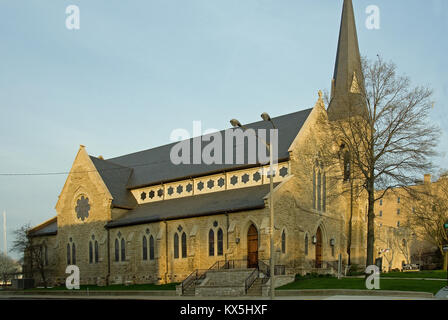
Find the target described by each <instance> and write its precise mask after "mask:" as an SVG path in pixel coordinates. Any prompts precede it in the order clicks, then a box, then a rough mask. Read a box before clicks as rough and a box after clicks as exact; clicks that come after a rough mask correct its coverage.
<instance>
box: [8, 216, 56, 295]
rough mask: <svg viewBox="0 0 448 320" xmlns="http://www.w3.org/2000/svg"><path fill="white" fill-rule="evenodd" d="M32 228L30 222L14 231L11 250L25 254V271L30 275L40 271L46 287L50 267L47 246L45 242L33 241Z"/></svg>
mask: <svg viewBox="0 0 448 320" xmlns="http://www.w3.org/2000/svg"><path fill="white" fill-rule="evenodd" d="M30 230H31V227H30V224H26V225H24V226H22V227H20V228H19V229H17V230H15V231H14V235H15V240H14V242H13V246H12V249H11V251H15V252H17V253H19V254H22V255H23V258H22V260H23V264H24V270H23V271H24V273H27V274H29V275H30V276H34V274H35V273H38V274H39V275H40V277H41V280H42V284H43V286H44V287H45V288H46V287H47V277H46V274H47V269H48V256H47V247H46V245H45V244H42V243H37V242H35V241H33V238H32V237H30V236H29V231H30Z"/></svg>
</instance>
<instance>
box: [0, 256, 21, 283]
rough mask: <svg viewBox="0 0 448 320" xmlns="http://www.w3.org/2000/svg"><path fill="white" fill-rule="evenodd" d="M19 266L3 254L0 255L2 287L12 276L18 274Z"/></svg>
mask: <svg viewBox="0 0 448 320" xmlns="http://www.w3.org/2000/svg"><path fill="white" fill-rule="evenodd" d="M18 270H19V265H18V263H17V262H16V261H14V260H13V259H12V258H11V257H8V256H7V255H6V254H4V253H0V277H1V280H2V282H3V286H6V285H7V283H8V281H9V280H11V279H12V278H13V274H15V273H16V272H18Z"/></svg>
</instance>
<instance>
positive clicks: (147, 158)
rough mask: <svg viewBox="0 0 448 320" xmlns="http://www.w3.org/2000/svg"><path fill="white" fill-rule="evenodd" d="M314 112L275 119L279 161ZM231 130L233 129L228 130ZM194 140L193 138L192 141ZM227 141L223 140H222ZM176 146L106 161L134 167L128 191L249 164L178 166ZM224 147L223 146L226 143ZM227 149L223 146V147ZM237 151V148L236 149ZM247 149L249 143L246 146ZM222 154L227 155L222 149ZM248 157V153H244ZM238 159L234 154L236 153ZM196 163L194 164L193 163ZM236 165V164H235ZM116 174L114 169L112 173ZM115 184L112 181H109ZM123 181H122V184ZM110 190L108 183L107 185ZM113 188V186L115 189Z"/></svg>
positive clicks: (259, 126) (286, 155)
mask: <svg viewBox="0 0 448 320" xmlns="http://www.w3.org/2000/svg"><path fill="white" fill-rule="evenodd" d="M311 110H312V109H306V110H302V111H298V112H294V113H290V114H286V115H283V116H279V117H276V118H273V119H272V121H273V123H274V124H275V126H276V127H277V129H278V142H279V145H278V157H279V160H287V159H289V153H288V149H289V147H290V146H291V144H292V142H293V141H294V138H295V137H296V136H297V134H298V133H299V131H300V129H301V128H302V126H303V124H304V123H305V121H306V119H307V118H308V116H309V114H310V112H311ZM245 127H246V128H251V129H255V130H257V129H267V130H268V129H271V128H272V125H271V124H270V123H269V122H266V121H258V122H254V123H251V124H248V125H245ZM228 130H232V129H228ZM224 132H225V130H223V131H221V134H222V135H221V136H222V137H224ZM266 138H267V139H266V140H267V142H269V140H270V139H269V131H267V137H266ZM193 139H194V138H193ZM193 139H190V140H189V143H190V146H191V148H190V150H191V152H190V157H191V158H192V157H193V152H192V150H193V147H192V145H193ZM223 140H224V139H223ZM202 143H203V146H205V145H207V144H209V143H210V142H209V141H206V142H202ZM174 145H175V143H172V144H168V145H164V146H161V147H157V148H153V149H149V150H145V151H140V152H136V153H131V154H128V155H124V156H121V157H116V158H111V159H107V160H106V161H107V163H112V164H116V165H120V166H123V167H127V168H132V169H133V170H132V173H131V175H130V179H129V181H128V183H127V188H129V189H131V188H137V187H144V186H149V185H153V184H159V183H163V182H169V181H174V180H182V179H188V178H190V177H195V176H201V175H207V174H211V173H214V172H223V171H229V170H235V169H238V168H244V167H248V166H255V165H256V164H253V165H250V164H249V163H248V161H247V158H246V159H245V161H244V163H243V164H212V165H207V164H179V165H175V164H173V163H172V162H171V160H170V151H171V148H172V147H173V146H174ZM223 145H224V143H223ZM223 147H224V146H223ZM235 148H236V147H235ZM245 149H246V150H247V143H246V144H245ZM222 154H223V155H224V154H225V152H224V149H223V153H222ZM245 154H246V155H247V152H245ZM234 156H235V152H234ZM192 162H193V161H191V163H192ZM234 163H235V162H234ZM110 171H113V170H110ZM110 180H111V182H112V184H111V186H112V185H113V180H114V179H110ZM122 181H123V180H120V183H121V182H122ZM106 184H107V185H108V187H109V184H108V183H107V182H106ZM112 188H114V187H112Z"/></svg>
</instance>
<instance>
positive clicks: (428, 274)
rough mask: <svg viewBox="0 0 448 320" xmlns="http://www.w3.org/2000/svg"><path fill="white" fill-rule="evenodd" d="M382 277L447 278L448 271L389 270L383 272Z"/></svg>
mask: <svg viewBox="0 0 448 320" xmlns="http://www.w3.org/2000/svg"><path fill="white" fill-rule="evenodd" d="M381 277H382V278H431V279H446V271H444V270H434V271H416V272H388V273H382V274H381Z"/></svg>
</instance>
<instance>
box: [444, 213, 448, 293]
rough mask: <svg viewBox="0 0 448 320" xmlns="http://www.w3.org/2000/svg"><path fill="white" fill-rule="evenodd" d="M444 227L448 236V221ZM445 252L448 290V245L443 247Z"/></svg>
mask: <svg viewBox="0 0 448 320" xmlns="http://www.w3.org/2000/svg"><path fill="white" fill-rule="evenodd" d="M443 227H444V228H445V232H446V234H447V236H448V220H447V221H445V224H444V225H443ZM443 251H444V252H445V261H446V262H445V263H446V287H447V288H448V243H446V244H445V245H444V246H443Z"/></svg>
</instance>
